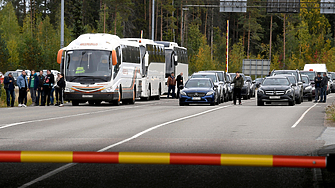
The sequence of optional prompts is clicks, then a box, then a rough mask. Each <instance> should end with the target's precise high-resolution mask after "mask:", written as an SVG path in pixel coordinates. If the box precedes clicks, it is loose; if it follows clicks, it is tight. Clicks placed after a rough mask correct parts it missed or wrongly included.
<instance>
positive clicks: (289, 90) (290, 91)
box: [285, 89, 293, 94]
mask: <svg viewBox="0 0 335 188" xmlns="http://www.w3.org/2000/svg"><path fill="white" fill-rule="evenodd" d="M292 92H293V90H292V89H288V90H286V91H285V94H288V93H292Z"/></svg>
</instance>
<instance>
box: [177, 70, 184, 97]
mask: <svg viewBox="0 0 335 188" xmlns="http://www.w3.org/2000/svg"><path fill="white" fill-rule="evenodd" d="M176 81H177V96H176V97H177V98H179V93H180V88H182V87H183V86H184V83H183V73H182V72H181V73H180V74H179V75H178V76H177V79H176Z"/></svg>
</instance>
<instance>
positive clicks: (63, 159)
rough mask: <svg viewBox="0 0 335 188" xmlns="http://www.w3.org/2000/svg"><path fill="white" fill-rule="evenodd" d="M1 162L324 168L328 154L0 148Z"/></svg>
mask: <svg viewBox="0 0 335 188" xmlns="http://www.w3.org/2000/svg"><path fill="white" fill-rule="evenodd" d="M0 162H22V163H120V164H179V165H222V166H259V167H296V168H326V167H327V157H314V156H283V155H243V154H192V153H145V152H80V151H73V152H72V151H0ZM329 164H332V166H333V165H334V162H332V161H331V162H329V161H328V165H329Z"/></svg>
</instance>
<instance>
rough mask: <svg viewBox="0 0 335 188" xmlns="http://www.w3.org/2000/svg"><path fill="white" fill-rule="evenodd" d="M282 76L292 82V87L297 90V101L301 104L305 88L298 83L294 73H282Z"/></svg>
mask: <svg viewBox="0 0 335 188" xmlns="http://www.w3.org/2000/svg"><path fill="white" fill-rule="evenodd" d="M281 76H285V77H287V78H288V80H289V81H290V82H291V84H292V87H293V88H294V91H295V102H296V104H300V103H302V102H303V101H304V97H303V96H304V88H303V87H302V89H301V87H300V86H299V85H298V81H297V78H296V77H295V76H294V75H293V74H281Z"/></svg>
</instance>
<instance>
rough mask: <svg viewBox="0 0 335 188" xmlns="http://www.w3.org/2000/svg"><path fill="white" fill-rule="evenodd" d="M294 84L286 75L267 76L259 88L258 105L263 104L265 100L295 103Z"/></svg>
mask: <svg viewBox="0 0 335 188" xmlns="http://www.w3.org/2000/svg"><path fill="white" fill-rule="evenodd" d="M292 85H293V84H292V83H291V82H290V81H289V79H288V78H287V77H285V76H280V75H279V76H271V77H266V78H265V79H264V81H263V83H262V86H261V87H260V88H259V89H258V90H257V106H263V105H264V102H266V103H271V102H288V104H289V105H290V106H293V105H295V91H294V88H293V86H292Z"/></svg>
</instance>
